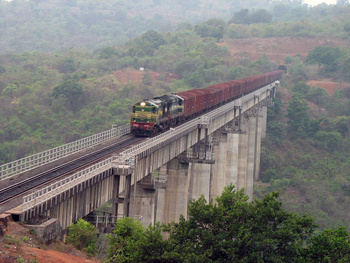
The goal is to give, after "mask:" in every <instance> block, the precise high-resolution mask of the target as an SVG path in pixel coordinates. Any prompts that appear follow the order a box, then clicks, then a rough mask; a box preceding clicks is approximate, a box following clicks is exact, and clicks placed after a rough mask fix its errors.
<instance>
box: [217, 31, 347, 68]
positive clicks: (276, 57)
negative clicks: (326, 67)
mask: <svg viewBox="0 0 350 263" xmlns="http://www.w3.org/2000/svg"><path fill="white" fill-rule="evenodd" d="M220 45H222V46H226V47H227V48H228V49H229V50H230V51H231V55H232V56H233V57H237V56H240V55H242V53H243V52H244V53H246V54H247V55H249V58H250V59H251V60H256V59H258V58H259V57H261V56H263V55H266V56H268V57H269V58H270V60H271V61H272V62H274V63H275V64H277V65H279V64H284V59H285V57H287V56H292V57H294V56H297V55H298V56H299V57H300V58H301V59H302V60H303V59H305V58H306V56H307V54H308V53H309V52H310V50H312V49H314V48H315V47H317V46H331V47H336V46H346V45H349V42H348V41H344V40H337V39H323V38H307V37H282V38H276V37H271V38H247V39H227V40H225V41H224V42H223V43H221V44H220Z"/></svg>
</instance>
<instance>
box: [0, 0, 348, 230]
mask: <svg viewBox="0 0 350 263" xmlns="http://www.w3.org/2000/svg"><path fill="white" fill-rule="evenodd" d="M151 2H152V3H150V1H144V2H142V1H114V2H113V1H68V0H67V1H54V0H47V1H44V0H42V1H39V0H37V1H22V0H14V1H12V2H4V1H0V7H1V17H0V24H1V27H0V30H1V39H0V41H1V47H2V50H1V51H0V164H3V163H7V162H10V161H12V160H15V159H18V158H21V157H24V156H26V155H30V154H33V153H37V152H40V151H43V150H46V149H49V148H52V147H55V146H58V145H62V144H64V143H67V142H71V141H74V140H77V139H80V138H82V137H85V136H88V135H92V134H95V133H97V132H100V131H103V130H106V129H109V128H110V127H111V125H112V124H115V123H116V124H121V123H128V122H129V115H130V108H131V105H132V104H133V103H134V102H136V101H137V100H140V99H141V98H150V97H154V96H158V95H162V94H169V93H171V92H177V91H183V90H189V89H193V88H200V87H205V86H209V85H211V84H213V83H219V82H225V81H229V80H233V79H238V78H243V77H246V76H250V75H255V74H260V73H263V72H267V71H271V70H274V69H275V68H276V66H277V65H278V64H280V63H284V64H285V65H286V66H287V69H288V73H287V74H286V75H285V77H284V79H283V82H282V88H281V89H280V92H279V93H278V98H277V99H276V102H275V105H276V106H275V107H274V108H272V109H271V111H270V112H269V121H268V125H269V127H268V133H269V134H268V137H267V139H266V140H265V141H264V145H263V147H262V157H261V159H262V163H261V181H259V182H258V183H257V185H256V186H257V187H256V189H255V190H256V191H255V194H256V195H257V196H260V195H262V194H264V193H266V192H270V191H271V190H280V191H282V193H281V198H282V199H283V200H284V201H285V203H286V205H287V206H288V209H289V210H292V211H296V212H300V213H303V212H312V214H313V215H314V216H315V218H316V220H317V223H319V224H320V225H322V227H323V228H325V227H329V226H340V225H346V226H347V227H349V221H348V218H349V216H350V214H349V212H348V211H350V205H349V204H350V190H349V189H350V179H349V172H348V170H349V169H348V167H349V163H350V156H349V151H348V149H349V148H350V142H349V138H350V135H349V130H350V119H349V118H350V117H349V116H350V96H349V88H346V87H347V86H346V85H340V84H339V85H337V84H334V86H333V87H334V89H333V90H335V91H334V92H330V93H326V92H325V90H324V89H322V88H320V87H318V84H310V85H308V83H318V82H309V81H310V80H322V83H325V82H326V83H329V82H331V81H333V82H334V83H343V84H344V83H347V82H350V75H349V72H350V49H349V46H350V45H349V38H350V15H349V14H350V6H349V5H345V6H340V5H336V6H325V5H321V6H317V7H314V8H311V9H310V8H307V7H305V6H303V5H302V4H301V3H300V2H299V1H287V0H286V1H279V2H278V5H277V4H275V5H272V4H271V5H267V6H268V7H269V10H265V11H264V10H260V9H255V10H244V9H243V10H241V9H239V10H238V11H235V12H233V14H232V15H228V16H227V20H224V19H222V17H220V18H210V19H208V20H204V21H202V22H199V23H198V24H191V23H182V24H179V25H178V26H177V30H175V31H164V32H163V31H162V30H165V29H164V28H163V29H162V30H158V31H156V30H147V28H148V25H149V24H147V23H148V22H152V21H153V22H154V21H155V20H157V19H160V17H159V16H154V15H150V14H151V13H147V12H146V11H147V10H150V9H152V8H153V9H157V10H158V8H160V9H161V10H163V9H164V8H170V7H172V8H173V9H174V10H179V8H180V9H181V8H182V7H181V6H183V5H185V4H180V3H184V2H185V1H173V3H174V4H173V5H171V4H170V5H167V3H169V2H170V1H151ZM219 2H220V1H218V3H219ZM222 2H225V3H226V5H228V4H229V3H230V2H232V1H223V0H222ZM239 2H240V3H243V2H244V1H239ZM296 2H297V3H296ZM113 3H114V4H116V3H118V5H119V4H120V5H121V4H122V7H123V8H121V9H116V8H115V6H114V9H113V12H117V11H118V12H119V10H124V16H122V17H121V18H118V19H116V14H115V13H112V12H111V11H108V10H111V9H110V8H111V6H110V5H111V4H113ZM146 3H148V4H152V5H151V6H146ZM156 3H157V5H155V4H156ZM191 3H192V2H191ZM193 3H197V4H198V3H200V6H201V9H202V6H203V4H204V3H207V4H208V5H209V4H210V3H213V2H211V1H193ZM288 3H289V4H288ZM108 4H109V5H108ZM290 4H292V6H289V5H290ZM90 5H91V6H90ZM138 5H139V6H138ZM137 6H138V7H137ZM222 6H225V5H222ZM134 7H135V8H134ZM154 7H157V8H154ZM211 7H212V8H213V10H219V8H218V7H219V5H216V4H214V3H213V5H212V6H211ZM284 7H290V8H284ZM147 8H148V9H147ZM162 8H163V9H162ZM193 9H196V8H193ZM193 9H192V11H188V12H187V11H186V12H185V11H184V14H186V15H188V17H191V18H192V19H193V21H194V20H196V19H198V17H197V18H196V14H197V13H196V12H195V10H193ZM201 9H200V10H201ZM186 10H190V9H186ZM196 10H197V9H196ZM198 10H199V9H198ZM198 10H197V11H198ZM225 10H226V9H225ZM278 10H279V12H277V11H278ZM169 12H170V9H169ZM177 12H179V11H177ZM198 12H199V11H198ZM215 12H218V11H215ZM225 12H227V10H226V11H225ZM179 13H181V12H179ZM97 14H98V15H97ZM125 14H126V16H125ZM205 16H206V15H204V16H203V17H205ZM208 16H209V17H210V15H209V14H208ZM111 17H113V19H112V18H111ZM117 17H118V16H117ZM179 17H180V16H174V17H171V16H169V18H168V17H167V18H165V17H163V18H161V20H159V21H163V22H160V23H159V25H163V26H164V25H167V22H168V21H171V25H175V24H177V21H180V20H179ZM109 18H111V19H109ZM257 18H259V19H258V20H257ZM84 19H85V20H84ZM140 19H141V20H140ZM177 19H178V20H177ZM164 20H166V23H165V22H164ZM91 21H93V22H91ZM135 21H136V22H135ZM147 21H148V22H147ZM153 22H152V23H153ZM129 23H131V24H129ZM133 28H135V30H133ZM151 28H154V26H153V27H151ZM159 28H160V27H159ZM113 32H114V33H115V34H114V33H113ZM136 35H139V36H138V37H136ZM133 36H135V37H133ZM129 38H132V39H131V40H128V39H129ZM119 41H122V42H123V41H126V44H125V45H119V46H117V45H116V44H117V43H119ZM70 47H74V48H70ZM89 49H91V50H89ZM51 50H54V51H55V52H51V53H50V52H47V51H51ZM25 51H28V52H25ZM29 51H30V52H29ZM43 51H45V52H43ZM140 67H144V68H145V70H144V71H142V72H140V71H139V69H140ZM135 72H137V73H136V74H134V73H135ZM135 80H137V81H135ZM319 83H320V82H319Z"/></svg>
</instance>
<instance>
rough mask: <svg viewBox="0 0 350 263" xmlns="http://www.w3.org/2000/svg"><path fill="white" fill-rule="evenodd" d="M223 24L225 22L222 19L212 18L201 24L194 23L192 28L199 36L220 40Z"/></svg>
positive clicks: (224, 24) (222, 34)
mask: <svg viewBox="0 0 350 263" xmlns="http://www.w3.org/2000/svg"><path fill="white" fill-rule="evenodd" d="M225 26H226V22H225V21H224V20H222V19H216V18H212V19H209V20H208V21H206V22H204V23H202V24H199V25H196V26H195V29H194V30H195V31H196V33H197V34H198V35H200V36H201V37H212V38H215V39H217V40H220V39H221V38H222V37H223V36H224V28H225Z"/></svg>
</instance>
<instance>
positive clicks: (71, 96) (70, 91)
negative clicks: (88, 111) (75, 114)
mask: <svg viewBox="0 0 350 263" xmlns="http://www.w3.org/2000/svg"><path fill="white" fill-rule="evenodd" d="M82 94H83V87H82V85H81V84H80V83H79V79H78V78H77V77H76V76H73V77H71V76H66V78H65V79H64V80H63V82H61V83H60V84H58V85H57V86H55V87H54V89H53V91H52V92H51V96H52V97H53V98H55V99H58V98H61V97H63V98H65V99H66V100H67V101H68V103H69V106H70V107H71V109H72V110H77V109H78V107H79V106H80V105H79V101H78V99H79V97H80V96H81V95H82Z"/></svg>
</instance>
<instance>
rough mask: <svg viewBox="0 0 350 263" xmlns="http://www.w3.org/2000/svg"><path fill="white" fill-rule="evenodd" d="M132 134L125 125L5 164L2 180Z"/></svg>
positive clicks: (1, 170)
mask: <svg viewBox="0 0 350 263" xmlns="http://www.w3.org/2000/svg"><path fill="white" fill-rule="evenodd" d="M127 133H130V125H129V124H125V125H122V126H118V127H113V128H112V129H110V130H107V131H104V132H101V133H98V134H95V135H92V136H89V137H86V138H83V139H80V140H77V141H74V142H71V143H67V144H64V145H62V146H58V147H56V148H53V149H50V150H47V151H44V152H41V153H37V154H34V155H31V156H28V157H24V158H22V159H19V160H16V161H13V162H10V163H7V164H3V165H1V166H0V180H4V179H7V178H10V177H13V176H15V175H17V174H19V173H23V172H26V171H29V170H31V169H34V168H36V167H39V166H41V165H43V164H47V163H50V162H53V161H56V160H58V159H61V158H64V157H67V156H68V155H71V154H73V153H76V152H79V151H81V150H84V149H86V148H88V147H91V146H95V145H97V144H100V143H102V142H105V141H108V140H111V139H113V138H115V137H118V136H121V135H124V134H127Z"/></svg>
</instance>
